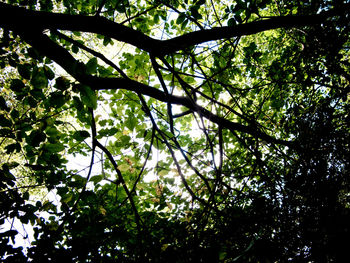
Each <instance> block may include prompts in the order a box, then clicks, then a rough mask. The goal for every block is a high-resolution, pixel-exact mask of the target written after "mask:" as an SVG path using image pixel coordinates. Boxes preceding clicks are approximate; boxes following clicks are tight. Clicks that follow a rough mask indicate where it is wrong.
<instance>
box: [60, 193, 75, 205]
mask: <svg viewBox="0 0 350 263" xmlns="http://www.w3.org/2000/svg"><path fill="white" fill-rule="evenodd" d="M72 198H73V194H72V193H68V194H66V195H63V196H62V198H61V202H62V203H68V202H69V201H71V200H72Z"/></svg>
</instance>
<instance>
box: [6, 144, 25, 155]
mask: <svg viewBox="0 0 350 263" xmlns="http://www.w3.org/2000/svg"><path fill="white" fill-rule="evenodd" d="M5 150H6V153H7V154H10V153H13V152H20V151H21V145H20V144H19V143H12V144H9V145H7V146H6V147H5Z"/></svg>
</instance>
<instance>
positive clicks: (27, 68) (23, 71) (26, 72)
mask: <svg viewBox="0 0 350 263" xmlns="http://www.w3.org/2000/svg"><path fill="white" fill-rule="evenodd" d="M17 70H18V73H19V75H20V76H21V77H22V78H24V79H30V77H31V74H32V66H31V65H30V64H19V65H18V66H17Z"/></svg>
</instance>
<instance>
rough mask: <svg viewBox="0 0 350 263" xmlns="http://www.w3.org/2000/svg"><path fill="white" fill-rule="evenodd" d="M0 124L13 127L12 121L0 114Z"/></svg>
mask: <svg viewBox="0 0 350 263" xmlns="http://www.w3.org/2000/svg"><path fill="white" fill-rule="evenodd" d="M0 126H1V127H11V126H12V122H11V121H10V120H9V119H8V118H7V117H5V116H4V115H2V114H0Z"/></svg>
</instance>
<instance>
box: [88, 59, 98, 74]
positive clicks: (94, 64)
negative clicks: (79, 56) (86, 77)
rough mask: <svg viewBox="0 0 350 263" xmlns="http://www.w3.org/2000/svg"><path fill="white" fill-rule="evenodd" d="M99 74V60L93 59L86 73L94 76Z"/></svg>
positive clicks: (89, 62)
mask: <svg viewBox="0 0 350 263" xmlns="http://www.w3.org/2000/svg"><path fill="white" fill-rule="evenodd" d="M96 72H97V58H95V57H93V58H91V59H90V60H89V61H88V62H87V63H86V73H87V74H93V73H96Z"/></svg>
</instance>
